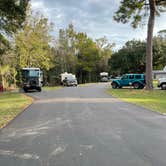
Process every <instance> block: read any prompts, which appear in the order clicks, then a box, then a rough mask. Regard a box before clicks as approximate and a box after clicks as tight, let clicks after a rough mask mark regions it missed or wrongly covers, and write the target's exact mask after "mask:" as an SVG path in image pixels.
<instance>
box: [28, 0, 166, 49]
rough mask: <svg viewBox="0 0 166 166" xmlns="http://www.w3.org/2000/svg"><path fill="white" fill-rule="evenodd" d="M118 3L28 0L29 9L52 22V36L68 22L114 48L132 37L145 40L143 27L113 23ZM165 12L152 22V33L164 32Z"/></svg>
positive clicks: (112, 1) (103, 0)
mask: <svg viewBox="0 0 166 166" xmlns="http://www.w3.org/2000/svg"><path fill="white" fill-rule="evenodd" d="M119 2H120V0H102V1H101V0H84V1H78V0H56V1H52V0H47V1H46V0H31V6H32V9H33V10H35V11H40V12H41V13H42V14H43V15H44V16H45V17H48V18H49V20H50V21H51V22H53V23H54V25H55V27H54V34H55V36H56V35H57V34H58V31H59V29H61V28H63V29H64V28H66V27H67V26H68V24H70V23H72V24H73V25H74V26H75V28H76V30H77V31H82V32H86V33H87V34H88V36H90V37H92V38H93V39H97V38H101V37H103V36H106V37H107V38H108V39H109V40H110V42H114V43H116V49H118V48H120V47H121V46H123V45H124V43H125V42H126V41H128V40H131V39H133V38H135V39H142V40H143V39H145V38H146V23H147V22H146V21H147V20H145V25H140V27H139V28H138V29H133V28H132V27H131V26H130V23H129V24H126V25H124V24H118V23H117V22H115V21H114V20H113V15H114V12H115V11H116V10H117V9H118V7H119ZM165 20H166V13H163V14H162V15H161V17H158V18H157V19H156V23H155V30H154V34H156V33H157V32H158V31H160V30H162V29H166V21H165Z"/></svg>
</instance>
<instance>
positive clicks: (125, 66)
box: [110, 40, 146, 75]
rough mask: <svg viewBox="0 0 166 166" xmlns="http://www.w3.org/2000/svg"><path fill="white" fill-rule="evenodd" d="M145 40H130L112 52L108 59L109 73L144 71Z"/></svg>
mask: <svg viewBox="0 0 166 166" xmlns="http://www.w3.org/2000/svg"><path fill="white" fill-rule="evenodd" d="M145 47H146V46H145V42H142V41H136V40H131V41H128V42H126V44H125V46H124V47H123V48H122V49H120V50H119V51H118V52H116V53H114V54H113V55H112V57H111V59H110V73H112V74H113V75H119V74H124V73H144V72H145Z"/></svg>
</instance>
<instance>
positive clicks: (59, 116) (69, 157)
mask: <svg viewBox="0 0 166 166" xmlns="http://www.w3.org/2000/svg"><path fill="white" fill-rule="evenodd" d="M106 86H107V85H106V84H94V85H89V86H87V87H67V88H63V89H60V90H57V91H47V92H46V91H44V92H41V93H38V92H37V93H30V95H31V96H33V97H35V98H36V99H37V100H36V101H35V103H34V104H33V105H32V106H30V107H29V108H28V109H27V110H26V111H25V112H23V113H22V114H21V115H20V116H18V117H17V118H16V119H15V120H14V121H13V122H12V123H11V124H10V125H8V126H7V127H6V128H4V129H3V130H1V131H0V166H166V116H162V115H159V114H157V113H154V112H151V111H148V110H146V109H143V108H140V107H137V106H135V105H132V104H128V103H125V102H122V101H119V100H117V99H115V98H113V97H110V96H109V95H107V94H106V93H105V92H104V91H105V88H106Z"/></svg>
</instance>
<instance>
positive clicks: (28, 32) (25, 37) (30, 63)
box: [15, 15, 52, 70]
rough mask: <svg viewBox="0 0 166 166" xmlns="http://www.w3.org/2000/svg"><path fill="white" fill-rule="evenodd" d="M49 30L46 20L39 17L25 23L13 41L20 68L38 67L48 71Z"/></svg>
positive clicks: (49, 55) (49, 61) (49, 57)
mask: <svg viewBox="0 0 166 166" xmlns="http://www.w3.org/2000/svg"><path fill="white" fill-rule="evenodd" d="M50 30H51V25H49V24H48V20H47V19H46V18H44V17H42V16H40V15H35V16H34V17H33V16H32V17H31V18H29V19H28V20H27V21H26V23H25V25H24V28H23V30H22V31H20V32H19V33H18V34H17V35H16V39H15V43H16V49H17V54H18V57H17V59H18V61H19V67H20V68H23V67H40V68H42V69H46V70H48V69H49V68H50V67H51V66H52V63H51V49H50V46H49V42H51V36H50Z"/></svg>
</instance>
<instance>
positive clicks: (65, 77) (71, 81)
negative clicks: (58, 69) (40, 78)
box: [61, 72, 78, 86]
mask: <svg viewBox="0 0 166 166" xmlns="http://www.w3.org/2000/svg"><path fill="white" fill-rule="evenodd" d="M61 84H62V85H63V86H77V85H78V82H77V79H76V76H75V75H74V74H71V73H67V72H65V73H62V74H61Z"/></svg>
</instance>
